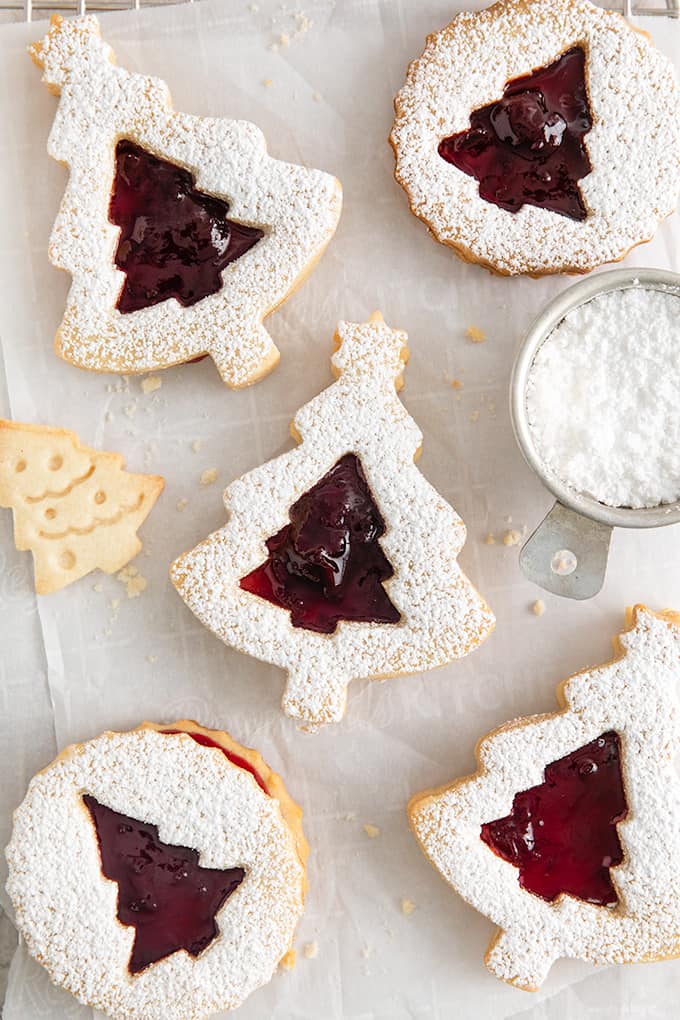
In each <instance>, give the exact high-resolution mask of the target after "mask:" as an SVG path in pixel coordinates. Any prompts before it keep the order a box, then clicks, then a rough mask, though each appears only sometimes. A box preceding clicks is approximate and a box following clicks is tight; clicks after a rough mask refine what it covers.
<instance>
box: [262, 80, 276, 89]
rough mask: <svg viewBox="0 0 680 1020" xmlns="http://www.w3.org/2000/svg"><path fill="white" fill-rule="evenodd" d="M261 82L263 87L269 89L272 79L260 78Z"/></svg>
mask: <svg viewBox="0 0 680 1020" xmlns="http://www.w3.org/2000/svg"><path fill="white" fill-rule="evenodd" d="M262 84H263V85H264V87H265V88H266V89H269V88H271V87H272V85H273V84H274V82H273V81H272V79H271V78H263V79H262Z"/></svg>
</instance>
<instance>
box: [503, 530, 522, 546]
mask: <svg viewBox="0 0 680 1020" xmlns="http://www.w3.org/2000/svg"><path fill="white" fill-rule="evenodd" d="M521 541H522V532H521V531H518V530H517V528H509V529H508V531H506V532H505V534H504V535H503V545H508V546H509V545H519V543H520V542H521Z"/></svg>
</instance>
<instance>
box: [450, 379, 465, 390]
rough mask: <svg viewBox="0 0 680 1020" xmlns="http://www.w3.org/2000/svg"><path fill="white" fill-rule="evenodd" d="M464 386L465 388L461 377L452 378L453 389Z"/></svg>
mask: <svg viewBox="0 0 680 1020" xmlns="http://www.w3.org/2000/svg"><path fill="white" fill-rule="evenodd" d="M462 388H463V382H462V380H461V379H452V380H451V389H453V390H462Z"/></svg>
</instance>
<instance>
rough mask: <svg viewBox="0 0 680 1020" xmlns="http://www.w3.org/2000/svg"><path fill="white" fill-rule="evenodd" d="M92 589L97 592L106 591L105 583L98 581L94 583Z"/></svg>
mask: <svg viewBox="0 0 680 1020" xmlns="http://www.w3.org/2000/svg"><path fill="white" fill-rule="evenodd" d="M92 591H96V592H102V591H104V585H103V584H102V583H101V581H97V583H96V584H93V585H92Z"/></svg>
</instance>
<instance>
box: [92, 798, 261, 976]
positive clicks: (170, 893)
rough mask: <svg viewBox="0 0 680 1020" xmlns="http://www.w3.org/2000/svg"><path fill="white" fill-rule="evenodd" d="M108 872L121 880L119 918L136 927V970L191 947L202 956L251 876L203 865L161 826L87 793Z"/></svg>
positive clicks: (130, 966)
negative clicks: (166, 838) (225, 908)
mask: <svg viewBox="0 0 680 1020" xmlns="http://www.w3.org/2000/svg"><path fill="white" fill-rule="evenodd" d="M83 801H84V803H85V806H86V807H87V809H88V811H89V812H90V816H91V818H92V822H93V824H94V827H95V830H96V833H97V840H98V842H99V855H100V858H101V866H102V872H103V873H104V875H105V876H106V878H108V879H111V881H113V882H116V883H117V884H118V909H117V912H116V913H117V917H118V920H119V921H120V923H121V924H124V925H129V926H131V927H133V928H134V929H135V941H134V945H133V947H132V954H131V956H130V959H129V961H128V970H129V972H130V973H131V974H138V973H139V972H140V971H142V970H144V969H145V968H146V967H148V966H149V965H150V964H152V963H156V962H157V961H158V960H163V959H164V958H165V957H166V956H170V955H171V954H172V953H176V952H177V950H178V949H185V950H186V951H187V952H188V953H190V954H191V956H198V955H199V953H202V952H203V950H204V949H206V948H207V947H208V946H209V945H210V943H211V942H212V941H213V939H215V938H216V937H217V935H218V934H219V929H218V927H217V922H216V920H215V915H216V914H217V912H218V911H219V909H220V907H221V906H222V904H223V903H224V902H225V900H227V899H228V898H229V896H231V894H232V893H233V892H234V890H235V889H237V888H238V886H239V885H240V884H241V882H242V881H243V879H244V877H245V871H244V870H243V868H228V869H227V870H226V871H220V870H218V869H216V868H202V867H201V866H200V865H199V863H198V856H199V855H198V851H197V850H191V849H189V847H186V846H172V845H171V844H169V843H163V842H162V841H161V840H160V839H159V838H158V828H157V826H155V825H150V824H149V823H148V822H140V821H138V820H137V819H136V818H129V817H128V816H127V815H121V814H119V813H118V812H117V811H113V810H112V809H111V808H108V807H105V806H104V805H103V804H99V803H98V802H97V801H96V800H95V799H94V797H90V796H89V795H85V796H84V797H83Z"/></svg>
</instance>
